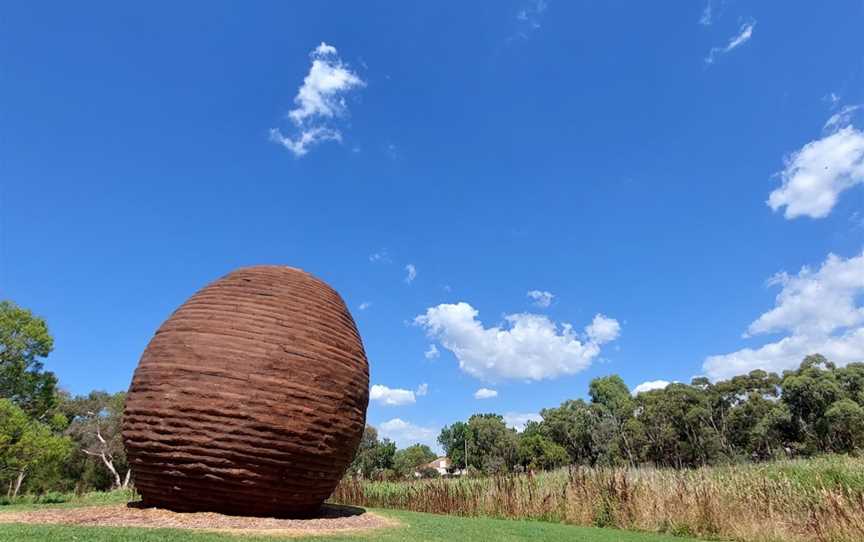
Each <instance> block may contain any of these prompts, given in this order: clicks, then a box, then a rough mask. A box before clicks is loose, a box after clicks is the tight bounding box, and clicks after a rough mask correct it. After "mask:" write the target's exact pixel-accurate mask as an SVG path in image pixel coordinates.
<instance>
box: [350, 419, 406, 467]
mask: <svg viewBox="0 0 864 542" xmlns="http://www.w3.org/2000/svg"><path fill="white" fill-rule="evenodd" d="M395 455H396V444H395V443H394V442H391V441H390V440H389V439H384V440H383V441H380V440H378V431H376V430H375V428H374V427H372V426H371V425H367V426H366V429H364V431H363V437H362V439H361V440H360V446H358V448H357V453H356V454H355V455H354V460H353V461H352V462H351V466H350V467H349V468H348V470H349V472H351V473H353V474H355V475H359V476H362V477H363V478H376V477H377V478H384V479H386V478H390V477H392V476H393V474H394V471H393V470H392V469H393V458H394V456H395Z"/></svg>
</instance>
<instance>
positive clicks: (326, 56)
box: [270, 42, 366, 157]
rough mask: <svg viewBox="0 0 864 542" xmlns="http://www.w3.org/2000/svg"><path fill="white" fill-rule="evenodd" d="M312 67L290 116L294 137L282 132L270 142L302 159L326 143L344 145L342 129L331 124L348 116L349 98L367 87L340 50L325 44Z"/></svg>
mask: <svg viewBox="0 0 864 542" xmlns="http://www.w3.org/2000/svg"><path fill="white" fill-rule="evenodd" d="M310 56H311V58H312V66H311V67H310V68H309V74H308V75H306V77H305V78H304V79H303V84H302V85H301V86H300V89H299V90H298V91H297V96H295V97H294V103H295V105H296V106H297V107H296V108H294V109H292V110H291V111H289V112H288V118H289V119H290V120H291V122H292V123H293V125H294V128H295V132H296V133H295V134H294V135H290V134H289V135H284V134H283V133H282V131H281V130H279V129H278V128H273V129H271V130H270V140H271V141H273V142H275V143H278V144H280V145H282V146H283V147H285V148H286V149H288V150H289V151H291V152H292V153H294V155H295V156H297V157H301V156H304V155H305V154H306V153H308V152H309V149H310V148H311V147H313V146H315V145H317V144H319V143H322V142H324V141H342V134H341V132H339V130H338V129H336V128H334V127H332V126H329V125H328V122H329V121H332V120H333V119H335V118H338V117H341V116H344V115H345V113H346V112H347V106H346V102H345V96H346V95H347V94H348V92H350V91H351V90H353V89H355V88H358V87H363V86H365V84H366V83H364V82H363V80H362V79H360V77H359V76H358V75H357V74H356V73H354V72H353V71H351V70H350V69H349V68H348V66H347V65H346V64H344V63H343V62H342V60H341V59H340V58H339V56H338V54H337V51H336V48H335V47H333V46H332V45H328V44H326V43H323V42H322V43H321V45H319V46H318V47H316V48H315V50H313V51H312V53H310Z"/></svg>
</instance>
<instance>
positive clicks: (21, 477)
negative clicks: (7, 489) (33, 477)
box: [12, 469, 27, 498]
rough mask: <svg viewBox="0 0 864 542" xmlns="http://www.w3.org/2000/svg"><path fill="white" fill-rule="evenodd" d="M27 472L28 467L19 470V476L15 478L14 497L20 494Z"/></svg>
mask: <svg viewBox="0 0 864 542" xmlns="http://www.w3.org/2000/svg"><path fill="white" fill-rule="evenodd" d="M26 473H27V471H26V469H21V470H20V471H18V477H17V478H16V479H15V489H14V490H13V491H12V497H13V498H14V497H17V496H18V492H19V491H20V490H21V484H22V483H24V476H25V475H26Z"/></svg>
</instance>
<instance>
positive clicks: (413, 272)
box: [405, 263, 417, 284]
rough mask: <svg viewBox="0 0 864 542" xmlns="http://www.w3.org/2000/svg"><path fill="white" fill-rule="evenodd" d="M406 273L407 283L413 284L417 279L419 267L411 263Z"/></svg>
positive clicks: (406, 267) (407, 266)
mask: <svg viewBox="0 0 864 542" xmlns="http://www.w3.org/2000/svg"><path fill="white" fill-rule="evenodd" d="M405 273H406V274H405V282H407V283H408V284H411V283H412V282H414V279H416V278H417V267H415V266H414V264H413V263H409V264H408V265H406V266H405Z"/></svg>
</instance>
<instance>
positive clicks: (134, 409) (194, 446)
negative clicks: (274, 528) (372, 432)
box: [123, 266, 369, 517]
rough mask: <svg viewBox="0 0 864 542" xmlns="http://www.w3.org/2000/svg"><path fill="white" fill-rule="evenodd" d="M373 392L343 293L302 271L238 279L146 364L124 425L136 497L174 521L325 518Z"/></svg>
mask: <svg viewBox="0 0 864 542" xmlns="http://www.w3.org/2000/svg"><path fill="white" fill-rule="evenodd" d="M368 386H369V366H368V364H367V362H366V354H365V353H364V351H363V344H362V342H361V340H360V336H359V334H358V333H357V328H356V327H355V325H354V320H353V319H352V318H351V314H350V313H349V312H348V309H347V308H346V307H345V303H344V302H343V301H342V298H341V297H339V294H337V293H336V291H334V290H333V289H332V288H330V287H329V286H327V285H326V284H325V283H324V282H322V281H320V280H318V279H316V278H315V277H313V276H311V275H309V274H307V273H305V272H303V271H301V270H299V269H293V268H290V267H278V266H259V267H249V268H245V269H239V270H237V271H234V272H233V273H230V274H229V275H227V276H225V277H223V278H221V279H219V280H217V281H216V282H214V283H212V284H210V285H208V286H206V287H205V288H204V289H202V290H200V291H199V292H197V293H196V294H195V295H193V296H192V297H191V298H190V299H189V300H188V301H186V303H184V304H183V305H182V306H181V307H180V308H179V309H177V310H176V311H175V312H174V314H173V315H171V317H170V318H169V319H168V320H167V321H166V322H165V323H164V324H162V327H160V328H159V330H158V331H157V332H156V335H155V336H154V337H153V339H152V340H151V341H150V344H149V345H147V349H146V350H145V351H144V354H143V355H142V356H141V361H140V362H139V364H138V368H137V369H136V371H135V376H134V377H133V379H132V386H131V387H130V389H129V395H128V397H127V399H126V411H125V415H124V418H123V441H124V443H125V445H126V450H127V454H128V457H129V463H130V465H131V467H132V470H133V473H134V476H135V486H136V487H137V489H138V491H139V492H140V493H141V496H142V498H143V501H144V504H145V505H150V506H159V507H162V508H168V509H171V510H176V511H214V512H223V513H228V514H235V515H255V516H278V517H288V516H306V515H310V514H314V513H315V512H316V511H317V510H318V508H319V507H320V506H321V503H322V502H323V501H324V499H326V498H327V497H328V496H329V495H330V493H331V492H332V491H333V489H334V488H335V487H336V484H337V483H338V481H339V479H340V478H341V477H342V474H343V473H344V471H345V469H346V467H347V466H348V464H349V463H350V461H351V458H352V456H353V455H354V451H355V450H356V448H357V445H358V444H359V442H360V437H361V436H362V434H363V428H364V425H365V422H366V407H367V404H368V401H369V391H368Z"/></svg>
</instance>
